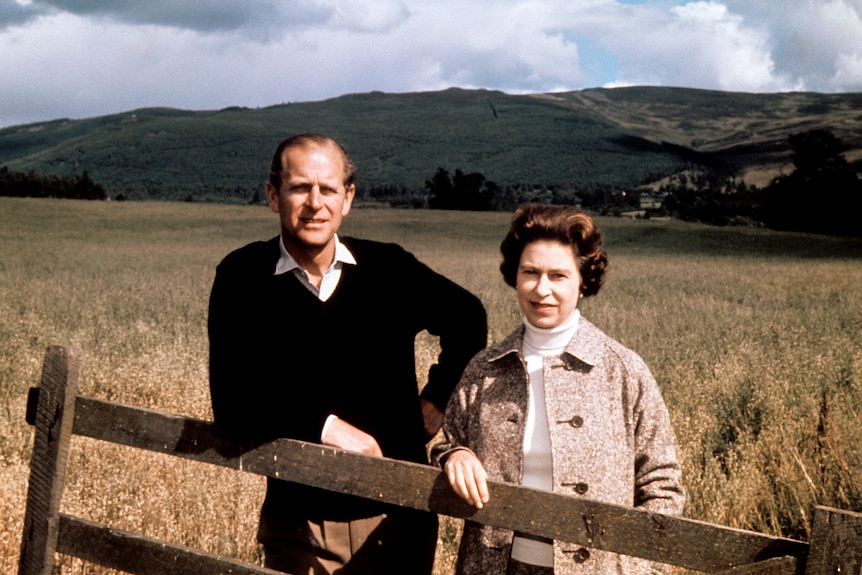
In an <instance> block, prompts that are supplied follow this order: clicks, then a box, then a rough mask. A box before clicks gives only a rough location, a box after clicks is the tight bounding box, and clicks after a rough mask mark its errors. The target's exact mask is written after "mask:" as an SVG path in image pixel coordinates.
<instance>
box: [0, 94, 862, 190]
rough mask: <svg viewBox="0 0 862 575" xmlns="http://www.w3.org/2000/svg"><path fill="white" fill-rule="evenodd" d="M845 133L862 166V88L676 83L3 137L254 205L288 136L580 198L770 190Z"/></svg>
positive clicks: (45, 129)
mask: <svg viewBox="0 0 862 575" xmlns="http://www.w3.org/2000/svg"><path fill="white" fill-rule="evenodd" d="M822 127H826V128H829V129H831V130H832V131H833V133H834V134H835V135H836V136H838V137H839V138H840V139H841V140H842V141H843V142H844V143H845V144H847V145H848V146H849V147H850V150H848V152H847V153H846V154H845V157H846V158H847V159H848V160H849V161H850V162H853V163H855V165H856V166H857V171H859V168H858V166H859V163H860V161H862V94H839V95H824V94H811V93H790V94H761V95H755V94H736V93H726V92H712V91H703V90H690V89H675V88H649V87H646V88H619V89H612V90H608V89H591V90H583V91H577V92H568V93H554V94H536V95H508V94H504V93H501V92H492V91H485V90H461V89H449V90H445V91H441V92H425V93H411V94H384V93H379V92H373V93H368V94H352V95H346V96H342V97H339V98H334V99H331V100H326V101H321V102H308V103H289V104H283V105H278V106H272V107H268V108H261V109H247V108H227V109H224V110H218V111H183V110H174V109H165V108H148V109H140V110H134V111H129V112H127V113H123V114H117V115H111V116H102V117H98V118H89V119H83V120H64V119H61V120H55V121H52V122H43V123H38V124H29V125H24V126H14V127H10V128H5V129H3V130H0V165H3V166H6V167H8V168H9V169H10V170H16V171H29V170H35V171H37V172H39V173H45V174H55V175H61V176H67V175H76V174H79V173H81V172H83V171H85V170H86V171H87V172H88V174H89V176H90V177H91V178H92V179H93V180H95V181H97V182H99V183H101V184H103V185H104V186H105V187H106V188H107V189H108V192H109V193H110V194H111V195H113V196H116V195H118V194H123V195H124V196H126V197H128V198H130V199H184V198H188V197H191V198H193V199H196V200H198V199H199V200H208V201H229V202H246V201H248V200H249V199H250V198H251V197H252V196H253V195H254V194H255V193H256V192H260V191H262V182H263V181H264V180H265V178H266V174H267V170H268V164H269V159H270V156H271V153H272V150H273V149H274V148H275V145H276V144H277V143H278V141H280V140H281V139H282V138H283V137H285V136H287V135H290V134H293V133H297V132H301V131H319V132H323V133H326V134H329V135H332V136H333V137H335V138H336V139H339V140H340V141H342V142H343V143H344V144H345V146H346V147H347V149H348V151H349V152H350V153H351V155H352V156H353V158H354V160H355V161H356V164H357V165H358V166H359V184H360V186H359V187H360V195H362V194H363V193H367V191H368V190H369V189H371V188H372V187H375V186H376V187H382V186H393V187H401V188H406V189H408V190H420V189H422V188H423V187H424V182H425V180H426V179H429V178H431V176H432V175H433V174H434V172H435V171H436V169H437V168H438V167H443V168H445V169H446V170H449V171H454V170H455V169H461V170H462V171H464V172H465V173H469V172H480V173H482V174H484V175H485V176H486V177H487V178H488V179H489V180H493V181H494V182H496V183H497V185H498V186H511V185H517V184H525V185H528V186H530V185H545V186H547V185H551V186H554V187H555V188H560V189H565V190H568V191H570V192H572V193H577V192H579V191H580V190H583V189H584V188H590V187H597V186H605V187H613V188H617V189H626V188H632V187H635V186H638V185H641V184H644V183H649V182H656V181H661V180H662V178H665V177H667V176H669V175H671V174H674V173H676V172H679V171H681V170H683V169H686V168H694V169H702V170H719V171H721V172H722V173H725V174H735V175H737V176H738V177H741V178H745V180H746V181H747V183H750V184H756V185H760V186H762V185H765V184H766V183H768V182H769V181H770V180H771V178H772V177H774V176H775V175H777V174H779V173H781V170H784V171H785V172H786V171H789V167H788V166H789V157H790V156H789V148H788V146H787V137H788V136H789V135H791V134H794V133H799V132H803V131H806V130H810V129H813V128H822Z"/></svg>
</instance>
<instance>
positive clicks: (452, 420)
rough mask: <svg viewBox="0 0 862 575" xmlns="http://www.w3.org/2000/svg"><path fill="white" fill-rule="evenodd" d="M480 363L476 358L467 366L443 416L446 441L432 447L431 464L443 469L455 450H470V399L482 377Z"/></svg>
mask: <svg viewBox="0 0 862 575" xmlns="http://www.w3.org/2000/svg"><path fill="white" fill-rule="evenodd" d="M478 365H479V361H478V359H477V358H476V357H474V358H473V360H472V361H471V362H470V363H469V365H467V368H466V369H465V370H464V374H463V375H462V376H461V380H460V381H459V382H458V385H457V386H456V387H455V391H454V392H453V393H452V396H451V397H450V398H449V402H448V404H447V405H446V411H445V414H444V416H443V434H444V437H445V439H444V440H443V441H441V442H440V443H437V444H435V445H433V446H432V447H431V462H432V464H434V465H437V466H440V467H442V466H443V464H444V463H445V462H446V458H447V457H448V456H449V454H450V453H452V452H453V451H455V450H458V449H469V445H470V437H469V421H468V414H469V411H470V398H471V397H472V395H473V393H472V392H471V390H472V389H474V388H475V386H474V382H475V381H476V379H477V378H480V377H481V374H480V372H479V369H478Z"/></svg>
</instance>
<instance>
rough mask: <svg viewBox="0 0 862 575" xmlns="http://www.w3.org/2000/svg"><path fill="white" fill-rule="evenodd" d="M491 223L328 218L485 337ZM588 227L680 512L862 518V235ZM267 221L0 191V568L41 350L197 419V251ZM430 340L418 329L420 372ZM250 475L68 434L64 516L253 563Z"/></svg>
mask: <svg viewBox="0 0 862 575" xmlns="http://www.w3.org/2000/svg"><path fill="white" fill-rule="evenodd" d="M508 219H509V216H508V215H507V214H495V213H490V214H489V213H482V214H477V213H451V212H428V211H390V210H356V211H354V212H353V213H352V214H351V215H350V216H349V218H348V219H347V221H346V223H345V232H346V233H348V234H353V235H359V236H363V237H368V238H373V239H379V240H384V241H397V242H399V243H401V244H402V245H404V246H405V247H407V248H408V249H410V250H412V251H413V252H414V253H416V254H417V255H418V256H419V257H420V258H421V259H422V260H424V261H425V262H427V263H428V264H429V265H431V266H432V267H433V268H435V269H437V270H438V271H441V272H443V273H445V274H446V275H448V276H449V277H451V278H453V279H454V280H456V281H457V282H459V283H461V284H462V285H464V286H466V287H467V288H469V289H470V290H472V291H473V292H474V293H476V294H477V295H478V296H479V297H481V298H482V300H483V301H484V303H485V305H486V307H487V309H488V312H489V320H490V327H491V335H490V337H491V339H492V340H498V339H500V338H502V337H503V336H504V335H506V334H507V333H508V332H509V331H510V330H511V329H512V328H513V327H515V326H516V325H517V323H518V321H519V314H518V312H517V308H516V305H515V297H514V293H513V292H512V290H511V289H510V288H507V287H505V285H504V284H503V282H502V279H501V278H500V275H499V273H498V271H497V265H498V263H499V256H498V245H499V242H500V240H501V239H502V237H503V234H504V233H505V230H506V228H507V224H508ZM599 223H600V225H601V226H602V228H603V230H604V232H605V237H606V244H607V248H608V251H609V253H610V256H611V268H610V271H609V275H608V279H607V283H606V285H605V287H604V288H603V290H602V291H601V293H599V295H598V296H597V297H596V298H592V299H590V300H585V301H584V302H583V304H582V311H583V313H584V315H585V317H587V318H589V319H590V320H592V321H593V322H594V323H596V324H597V325H599V326H600V327H602V328H603V329H605V331H607V332H608V333H609V334H610V335H612V336H613V337H615V338H617V339H619V340H620V341H622V342H623V343H624V344H626V345H628V346H629V347H631V348H633V349H635V350H636V351H638V352H639V353H640V354H641V355H642V356H643V357H644V358H645V359H646V361H647V363H648V364H649V365H650V367H651V368H652V370H653V372H654V374H655V376H656V378H657V379H658V381H659V383H660V385H661V387H662V390H663V393H664V396H665V399H666V402H667V404H668V407H669V409H670V411H671V415H672V419H673V424H674V428H675V430H676V434H677V439H678V449H679V455H680V458H681V461H682V465H683V472H684V481H685V484H686V487H687V489H688V491H689V500H688V503H687V508H686V513H685V514H686V516H688V517H692V518H697V519H702V520H706V521H711V522H715V523H721V524H724V525H728V526H733V527H741V528H747V529H754V530H758V531H762V532H767V533H771V534H781V535H786V536H790V537H795V538H802V539H804V538H806V537H807V533H808V529H809V526H810V525H809V520H810V513H811V509H812V506H813V505H815V504H824V505H831V506H835V507H841V508H845V509H851V510H855V511H862V426H860V425H859V421H860V412H862V288H860V286H862V240H847V239H845V240H840V239H834V238H827V237H817V236H806V235H798V234H779V233H774V232H767V231H763V230H756V229H741V228H709V227H704V226H697V225H689V224H683V223H679V222H650V221H624V220H620V219H603V218H600V219H599ZM276 226H277V223H276V220H275V216H274V215H273V214H272V213H270V212H269V211H268V210H267V209H265V208H260V207H239V206H224V205H202V204H184V203H183V204H181V203H171V204H159V203H129V202H125V203H88V202H64V201H50V200H16V199H8V198H0V572H2V573H13V572H14V571H15V569H16V565H17V557H18V551H19V545H20V536H21V526H22V521H23V511H24V500H25V496H26V487H27V472H28V464H29V456H30V448H31V444H32V431H31V429H30V428H29V427H28V426H27V425H26V424H25V423H24V408H25V403H26V395H27V388H28V387H30V386H33V385H36V384H37V383H38V381H39V376H40V369H41V361H42V357H43V355H44V351H45V347H46V346H47V345H49V344H52V343H59V344H63V345H72V346H76V347H78V348H80V349H81V351H82V354H81V355H82V370H81V384H80V393H83V394H86V395H91V396H95V397H99V398H103V399H108V400H113V401H121V402H125V403H130V404H134V405H138V406H143V407H150V408H156V409H161V410H166V411H171V412H175V413H180V414H184V415H188V416H192V417H198V418H203V419H209V418H210V417H211V415H210V408H209V394H208V388H207V371H206V361H207V341H206V332H205V320H206V306H207V300H208V296H209V288H210V284H211V282H212V278H213V273H214V268H215V265H216V264H217V262H218V261H219V260H220V259H221V257H223V256H224V255H225V254H226V253H227V252H228V251H230V250H232V249H234V248H236V247H239V246H240V245H242V244H244V243H247V242H248V241H251V240H254V239H262V238H268V237H271V236H273V235H275V234H276V233H277V228H276ZM417 305H421V302H417ZM435 345H436V344H435V342H434V341H433V340H432V339H431V338H430V337H420V338H419V340H418V344H417V346H418V356H419V358H420V361H421V363H422V364H423V366H426V367H427V365H428V363H429V362H430V361H431V358H432V357H433V355H434V349H435ZM246 475H247V474H240V473H235V472H231V471H228V470H220V469H215V468H213V467H209V466H205V465H203V464H195V463H192V462H183V461H178V460H174V459H171V458H167V457H162V456H158V455H154V454H153V455H150V454H143V453H140V452H136V451H133V450H129V449H125V448H122V447H118V446H103V445H98V444H96V443H95V442H93V441H90V440H86V439H84V438H74V440H73V449H72V452H71V454H70V459H69V471H68V477H67V484H66V492H65V494H66V495H65V498H64V503H63V511H65V512H69V513H74V514H77V515H80V516H83V517H87V518H91V519H93V520H97V521H104V522H106V523H108V524H110V525H113V526H116V527H119V528H127V529H132V530H136V531H142V532H144V533H146V534H148V535H152V536H156V537H159V538H162V539H165V540H168V541H173V542H177V543H182V544H188V545H192V546H194V547H198V548H201V549H205V550H208V551H212V552H217V553H222V554H226V555H231V556H236V557H241V558H243V559H246V560H256V559H257V558H258V551H257V548H256V546H255V544H254V534H255V529H256V516H257V508H258V506H259V503H260V500H261V497H262V495H263V482H262V480H260V479H258V478H252V477H246ZM457 531H458V525H457V524H456V523H454V522H451V521H445V522H444V528H443V530H441V538H442V539H443V541H442V544H441V546H440V551H439V564H438V567H437V573H438V575H443V574H447V573H450V572H451V565H452V557H453V552H454V549H453V544H452V540H453V539H454V538H455V537H457ZM62 563H63V566H62V569H61V572H62V573H64V574H67V573H68V574H71V573H75V574H84V573H87V574H97V573H99V574H101V573H106V572H107V571H105V570H101V569H98V568H95V567H93V566H86V565H83V564H82V563H81V562H80V561H78V560H72V559H68V558H66V559H64V560H62Z"/></svg>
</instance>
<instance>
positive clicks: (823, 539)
mask: <svg viewBox="0 0 862 575" xmlns="http://www.w3.org/2000/svg"><path fill="white" fill-rule="evenodd" d="M859 573H862V513H854V512H852V511H843V510H841V509H832V508H830V507H822V506H817V507H815V508H814V524H813V525H812V527H811V544H810V548H809V551H808V561H807V563H806V565H805V575H858V574H859Z"/></svg>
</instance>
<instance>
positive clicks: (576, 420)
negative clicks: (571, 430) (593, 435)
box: [557, 415, 584, 428]
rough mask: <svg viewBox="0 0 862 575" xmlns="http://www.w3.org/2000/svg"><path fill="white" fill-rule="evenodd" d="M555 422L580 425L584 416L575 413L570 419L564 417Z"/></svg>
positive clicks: (574, 425) (573, 425)
mask: <svg viewBox="0 0 862 575" xmlns="http://www.w3.org/2000/svg"><path fill="white" fill-rule="evenodd" d="M557 423H568V424H569V425H571V426H572V427H575V428H577V427H581V426H582V425H583V424H584V418H583V417H581V416H580V415H576V416H574V417H573V418H571V419H564V420H562V421H558V422H557Z"/></svg>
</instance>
